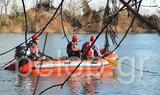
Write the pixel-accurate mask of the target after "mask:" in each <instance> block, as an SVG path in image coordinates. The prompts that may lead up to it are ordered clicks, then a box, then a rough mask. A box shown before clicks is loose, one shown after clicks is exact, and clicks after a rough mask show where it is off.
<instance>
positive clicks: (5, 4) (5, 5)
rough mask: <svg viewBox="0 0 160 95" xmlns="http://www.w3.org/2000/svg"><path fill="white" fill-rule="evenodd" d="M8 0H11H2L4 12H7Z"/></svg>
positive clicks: (9, 0)
mask: <svg viewBox="0 0 160 95" xmlns="http://www.w3.org/2000/svg"><path fill="white" fill-rule="evenodd" d="M10 2H11V0H2V3H3V6H4V10H5V14H7V13H8V5H9V3H10Z"/></svg>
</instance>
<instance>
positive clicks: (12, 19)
mask: <svg viewBox="0 0 160 95" xmlns="http://www.w3.org/2000/svg"><path fill="white" fill-rule="evenodd" d="M54 12H55V10H50V11H46V10H43V9H41V10H38V11H35V8H32V9H30V10H28V11H27V17H28V32H29V33H35V32H37V31H39V30H40V29H42V28H43V27H44V26H45V25H46V24H47V22H48V21H49V20H50V18H51V17H52V15H53V13H54ZM94 12H95V13H96V15H94V14H95V13H94ZM94 12H91V13H90V14H88V15H87V16H86V15H78V16H75V15H71V13H70V12H69V11H67V10H65V11H64V12H63V19H64V29H65V31H66V33H69V34H71V33H82V34H85V33H99V32H100V31H101V29H102V26H101V25H102V24H101V23H102V21H101V20H99V19H100V18H102V17H101V13H100V12H99V11H94ZM95 17H96V18H97V19H95ZM144 17H145V18H146V19H147V20H148V21H150V22H151V23H152V24H154V25H156V26H157V27H160V18H159V17H158V16H157V15H151V16H144ZM117 19H118V22H117V23H116V24H112V25H111V27H112V29H113V30H114V31H115V32H116V33H118V34H124V33H125V32H126V30H127V29H128V27H129V26H130V23H131V21H132V16H128V13H127V12H126V11H123V12H120V13H119V15H118V18H117ZM0 21H1V22H0V33H24V31H25V29H26V26H25V18H24V15H23V13H21V14H15V13H12V14H10V15H5V14H1V15H0ZM44 32H45V33H50V34H56V33H58V34H60V33H63V28H62V24H61V17H60V16H58V17H57V18H56V19H54V20H53V21H52V23H50V24H49V25H48V27H47V28H46V30H45V31H44ZM156 32H157V31H156V30H154V29H150V28H149V26H147V25H146V24H145V23H143V22H141V21H140V20H139V19H135V22H134V24H133V26H132V27H131V28H130V31H129V33H156Z"/></svg>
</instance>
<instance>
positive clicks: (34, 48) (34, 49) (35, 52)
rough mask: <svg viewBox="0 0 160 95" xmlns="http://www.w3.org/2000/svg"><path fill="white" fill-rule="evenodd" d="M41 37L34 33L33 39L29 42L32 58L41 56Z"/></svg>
mask: <svg viewBox="0 0 160 95" xmlns="http://www.w3.org/2000/svg"><path fill="white" fill-rule="evenodd" d="M38 41H39V37H38V34H34V35H33V36H32V40H31V41H30V42H29V43H28V47H29V49H30V52H31V55H30V57H31V58H32V59H38V58H39V57H40V56H41V53H40V50H39V46H38Z"/></svg>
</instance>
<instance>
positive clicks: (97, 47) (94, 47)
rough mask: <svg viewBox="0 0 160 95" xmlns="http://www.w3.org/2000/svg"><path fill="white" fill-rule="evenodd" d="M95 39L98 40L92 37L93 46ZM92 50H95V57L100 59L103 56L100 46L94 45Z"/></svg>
mask: <svg viewBox="0 0 160 95" xmlns="http://www.w3.org/2000/svg"><path fill="white" fill-rule="evenodd" d="M95 39H96V37H95V36H91V37H90V43H91V44H92V43H93V42H94V41H95ZM92 49H93V50H94V57H100V56H101V54H100V52H99V46H98V45H97V44H96V43H94V44H93V46H92Z"/></svg>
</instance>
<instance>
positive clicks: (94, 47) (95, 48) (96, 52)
mask: <svg viewBox="0 0 160 95" xmlns="http://www.w3.org/2000/svg"><path fill="white" fill-rule="evenodd" d="M95 39H96V37H95V36H91V37H90V42H85V43H84V44H83V46H82V49H81V52H82V55H83V56H84V54H86V50H87V49H89V48H88V47H89V46H91V45H92V43H93V42H94V41H95ZM87 56H89V57H100V56H101V55H100V53H99V48H98V45H97V44H95V43H94V44H93V45H92V47H91V49H90V50H89V53H88V54H86V57H87Z"/></svg>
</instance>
